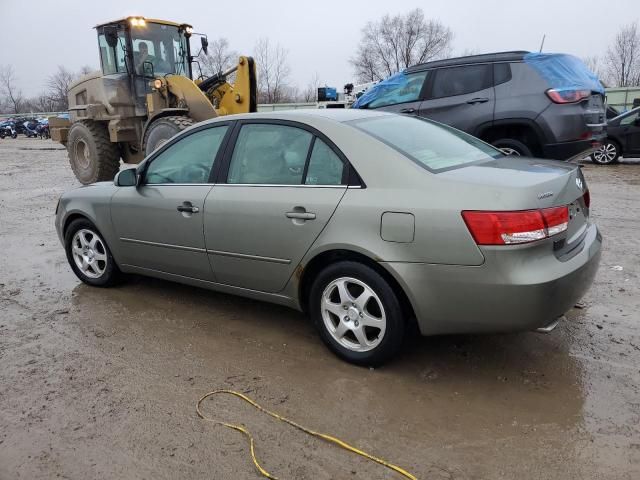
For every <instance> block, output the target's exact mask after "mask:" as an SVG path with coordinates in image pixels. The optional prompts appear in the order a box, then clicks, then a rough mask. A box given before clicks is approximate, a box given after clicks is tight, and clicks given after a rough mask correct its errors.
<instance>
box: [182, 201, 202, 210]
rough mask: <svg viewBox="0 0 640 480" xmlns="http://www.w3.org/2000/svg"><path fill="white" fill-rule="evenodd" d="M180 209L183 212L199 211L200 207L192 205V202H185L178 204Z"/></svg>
mask: <svg viewBox="0 0 640 480" xmlns="http://www.w3.org/2000/svg"><path fill="white" fill-rule="evenodd" d="M178 211H179V212H182V213H198V212H199V211H200V209H199V208H198V207H194V206H193V205H191V202H184V203H183V204H182V205H178Z"/></svg>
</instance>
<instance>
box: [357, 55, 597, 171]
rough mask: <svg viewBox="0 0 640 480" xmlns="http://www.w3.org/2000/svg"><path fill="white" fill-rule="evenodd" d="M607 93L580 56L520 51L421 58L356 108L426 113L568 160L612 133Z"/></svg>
mask: <svg viewBox="0 0 640 480" xmlns="http://www.w3.org/2000/svg"><path fill="white" fill-rule="evenodd" d="M604 99H605V97H604V88H603V87H602V85H601V84H600V82H599V81H598V80H597V78H596V77H595V75H593V74H592V73H591V72H590V71H589V70H588V69H587V68H586V66H585V65H584V64H583V63H582V62H581V61H580V60H579V59H578V58H576V57H573V56H571V55H566V54H546V53H543V54H540V53H529V52H524V51H516V52H502V53H492V54H483V55H473V56H468V57H460V58H452V59H446V60H438V61H434V62H429V63H424V64H420V65H415V66H413V67H410V68H408V69H407V70H405V71H403V72H400V73H398V74H396V75H393V76H392V77H390V78H389V79H387V80H385V81H383V82H380V83H379V84H377V85H376V86H374V87H373V88H372V89H370V90H369V91H367V92H366V93H365V94H364V95H363V96H361V97H360V98H359V99H358V101H357V102H356V103H355V104H354V108H370V109H377V108H380V109H383V110H388V111H392V112H399V113H405V114H414V115H418V116H422V117H427V118H430V119H433V120H436V121H439V122H442V123H445V124H447V125H451V126H453V127H455V128H458V129H460V130H464V131H465V132H468V133H470V134H472V135H474V136H476V137H478V138H480V139H482V140H484V141H486V142H488V143H491V144H493V145H495V146H496V147H499V148H500V149H502V150H503V151H504V152H505V153H509V154H516V155H524V156H536V157H543V158H554V159H559V160H566V159H570V158H573V157H576V156H579V155H581V156H585V155H587V154H588V153H590V151H592V150H593V149H594V148H595V147H598V146H599V144H600V142H601V141H602V140H604V138H605V137H606V119H605V101H604Z"/></svg>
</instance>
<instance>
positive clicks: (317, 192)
mask: <svg viewBox="0 0 640 480" xmlns="http://www.w3.org/2000/svg"><path fill="white" fill-rule="evenodd" d="M231 142H232V143H230V146H229V148H228V149H227V150H228V153H227V155H226V161H225V167H224V168H223V172H221V174H222V175H223V177H224V178H223V179H221V181H220V182H218V183H216V186H215V187H214V188H213V190H212V192H211V194H210V195H209V196H208V197H207V199H206V201H205V208H204V211H205V217H204V232H205V241H206V248H207V252H208V254H209V259H210V261H211V264H212V267H213V270H214V273H215V276H216V281H217V282H219V283H223V284H226V285H233V286H237V287H242V288H247V289H252V290H259V291H264V292H278V291H280V290H282V289H283V288H284V286H285V285H286V283H287V281H288V280H289V278H290V277H291V275H292V274H293V271H294V269H295V268H296V266H297V265H298V264H299V263H300V261H301V259H302V257H303V256H304V254H305V253H306V252H307V250H308V249H309V248H310V246H311V244H312V243H313V242H314V240H315V239H316V238H317V237H318V235H319V234H320V232H321V231H322V229H323V228H324V227H325V225H326V224H327V222H328V221H329V219H330V218H331V216H332V215H333V212H334V211H335V209H336V207H337V205H338V203H339V202H340V200H341V198H342V196H343V195H344V193H345V191H346V188H347V185H346V183H347V175H348V164H347V162H346V159H344V157H343V156H342V155H341V154H340V153H339V152H337V151H336V150H335V147H334V146H333V145H332V144H331V142H330V141H329V140H328V139H327V138H326V137H324V136H322V135H321V134H319V133H318V132H315V131H310V130H308V129H306V128H305V127H304V126H302V125H300V124H297V123H293V122H278V121H258V120H251V121H249V120H246V121H243V122H239V124H238V125H237V127H236V129H235V131H234V135H233V137H232V140H231ZM224 170H226V172H224Z"/></svg>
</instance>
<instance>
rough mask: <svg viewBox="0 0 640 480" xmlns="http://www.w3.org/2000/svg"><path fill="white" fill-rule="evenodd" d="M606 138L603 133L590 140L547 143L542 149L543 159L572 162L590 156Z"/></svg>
mask: <svg viewBox="0 0 640 480" xmlns="http://www.w3.org/2000/svg"><path fill="white" fill-rule="evenodd" d="M605 138H607V135H606V134H605V133H602V134H598V135H594V136H593V138H592V139H590V140H577V141H573V142H562V143H549V144H547V145H544V146H543V147H542V149H543V156H544V158H552V159H555V160H573V159H575V158H584V157H586V156H587V155H590V154H591V153H592V152H593V151H594V150H595V149H596V148H598V147H599V146H600V144H601V142H603V141H604V140H605Z"/></svg>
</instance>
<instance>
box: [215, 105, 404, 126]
mask: <svg viewBox="0 0 640 480" xmlns="http://www.w3.org/2000/svg"><path fill="white" fill-rule="evenodd" d="M392 115H394V114H393V113H389V112H384V111H380V110H375V111H371V110H364V109H358V108H346V109H345V108H304V109H297V110H279V111H275V112H257V113H241V114H237V115H225V116H222V117H217V118H214V119H212V120H208V122H218V121H226V120H248V119H264V120H267V119H269V120H291V121H299V122H310V121H314V120H329V121H334V122H338V123H343V122H349V121H351V120H361V119H364V118H373V117H382V116H392Z"/></svg>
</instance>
